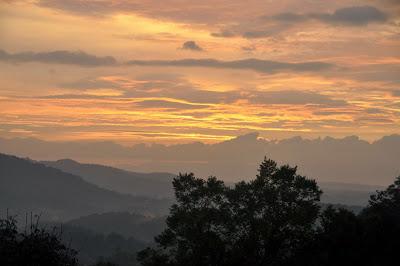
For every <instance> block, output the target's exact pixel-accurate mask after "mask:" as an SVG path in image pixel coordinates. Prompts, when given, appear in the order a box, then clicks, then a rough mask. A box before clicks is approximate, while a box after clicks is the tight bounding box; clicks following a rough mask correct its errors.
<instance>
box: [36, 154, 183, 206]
mask: <svg viewBox="0 0 400 266" xmlns="http://www.w3.org/2000/svg"><path fill="white" fill-rule="evenodd" d="M41 163H43V164H45V165H47V166H50V167H54V168H57V169H60V170H62V171H63V172H66V173H71V174H74V175H78V176H80V177H82V178H83V179H84V180H86V181H87V182H90V183H93V184H96V185H98V186H100V187H103V188H107V189H111V190H114V191H117V192H120V193H128V194H132V195H138V196H149V197H156V198H165V197H168V198H172V197H173V191H172V179H173V178H174V177H175V175H173V174H169V173H136V172H129V171H125V170H121V169H117V168H113V167H109V166H104V165H99V164H81V163H78V162H76V161H73V160H70V159H64V160H58V161H43V162H41Z"/></svg>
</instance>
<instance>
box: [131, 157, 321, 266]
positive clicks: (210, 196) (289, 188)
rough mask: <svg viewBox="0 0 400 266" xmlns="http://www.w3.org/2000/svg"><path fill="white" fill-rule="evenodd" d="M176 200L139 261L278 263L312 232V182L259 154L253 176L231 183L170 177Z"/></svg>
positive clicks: (316, 207) (314, 193)
mask: <svg viewBox="0 0 400 266" xmlns="http://www.w3.org/2000/svg"><path fill="white" fill-rule="evenodd" d="M173 186H174V189H175V196H176V200H177V203H176V204H174V205H173V206H172V208H171V212H170V215H169V217H168V218H167V229H166V230H165V231H164V232H163V233H162V234H161V235H159V236H158V237H157V238H156V239H155V240H156V243H157V244H158V246H157V247H156V248H147V249H145V250H143V251H142V252H140V253H139V254H138V259H139V261H140V262H141V263H142V264H143V265H199V266H200V265H266V264H268V265H282V264H284V263H289V261H290V259H291V258H292V256H293V254H295V253H296V252H297V250H298V249H299V248H300V247H301V245H302V243H303V242H304V241H307V239H309V238H310V237H311V236H312V235H313V230H314V229H313V224H314V222H315V220H316V219H317V217H318V212H319V205H318V201H319V198H320V195H321V191H320V190H319V188H318V186H317V184H316V182H315V181H313V180H309V179H307V178H306V177H304V176H301V175H298V174H297V168H296V167H294V168H293V167H290V166H288V165H284V166H281V167H278V166H277V164H276V163H275V162H274V161H272V160H267V159H265V160H264V161H263V162H262V164H261V165H260V168H259V174H258V175H257V177H256V178H255V180H253V181H250V182H240V183H237V184H236V185H235V186H234V187H233V188H230V187H228V186H226V185H225V184H224V183H223V182H222V181H220V180H217V179H216V178H215V177H210V178H208V179H207V180H202V179H198V178H195V177H194V175H193V174H184V175H182V174H181V175H179V176H178V177H177V178H175V179H174V181H173Z"/></svg>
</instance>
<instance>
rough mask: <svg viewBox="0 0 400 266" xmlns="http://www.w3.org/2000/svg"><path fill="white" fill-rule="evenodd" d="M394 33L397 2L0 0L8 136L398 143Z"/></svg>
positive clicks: (3, 121)
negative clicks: (389, 138)
mask: <svg viewBox="0 0 400 266" xmlns="http://www.w3.org/2000/svg"><path fill="white" fill-rule="evenodd" d="M399 26H400V4H399V2H398V1H396V0H393V1H392V0H386V1H385V0H380V1H373V0H363V1H361V0H359V1H356V0H354V1H352V0H339V1H325V0H304V1H299V0H279V1H275V0H269V1H265V0H250V1H242V0H229V1H228V0H213V1H211V0H205V1H200V2H199V1H192V0H188V1H181V0H165V1H155V0H147V1H144V0H142V1H127V0H112V1H111V0H110V1H106V0H87V1H82V0H70V1H64V0H52V1H50V0H30V1H28V0H26V1H22V0H21V1H18V0H2V1H0V40H1V41H0V84H1V86H0V137H36V138H40V139H45V140H113V141H116V142H121V143H139V142H151V143H166V144H169V143H183V142H192V141H202V142H217V141H221V140H225V139H230V138H232V137H234V136H237V135H240V134H244V133H248V132H253V131H257V132H260V136H261V137H265V138H269V139H273V138H277V139H282V138H287V137H291V136H297V135H300V136H304V137H318V136H327V135H329V136H336V137H339V136H347V135H359V136H360V137H362V138H364V139H368V140H374V139H377V138H379V137H381V136H383V135H388V134H393V133H400V27H399ZM187 59H190V60H187ZM248 59H251V60H248ZM253 59H254V60H253Z"/></svg>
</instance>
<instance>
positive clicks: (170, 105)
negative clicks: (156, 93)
mask: <svg viewBox="0 0 400 266" xmlns="http://www.w3.org/2000/svg"><path fill="white" fill-rule="evenodd" d="M135 106H138V107H142V108H161V109H176V110H181V109H185V110H191V109H202V108H208V105H201V104H190V103H182V102H175V101H167V100H144V101H140V102H136V103H135Z"/></svg>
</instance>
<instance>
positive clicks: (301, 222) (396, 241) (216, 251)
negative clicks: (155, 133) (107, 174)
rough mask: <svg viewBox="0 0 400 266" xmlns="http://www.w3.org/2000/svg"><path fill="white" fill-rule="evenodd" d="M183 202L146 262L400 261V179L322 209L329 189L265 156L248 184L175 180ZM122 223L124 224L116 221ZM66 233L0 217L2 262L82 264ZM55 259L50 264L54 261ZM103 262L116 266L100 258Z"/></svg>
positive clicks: (142, 257) (189, 177) (141, 257)
mask: <svg viewBox="0 0 400 266" xmlns="http://www.w3.org/2000/svg"><path fill="white" fill-rule="evenodd" d="M173 186H174V190H175V197H176V203H175V204H173V205H172V207H171V209H170V214H169V216H168V218H167V227H166V229H165V230H164V231H163V232H162V233H161V234H160V235H159V236H157V237H156V238H155V244H154V245H153V246H152V247H149V248H146V249H144V250H142V251H140V252H139V253H138V254H137V257H136V258H135V256H132V257H131V258H129V259H131V260H132V263H135V262H133V260H136V259H137V260H138V261H139V262H140V263H141V264H142V265H144V266H153V265H154V266H156V265H160V266H163V265H164V266H172V265H182V266H183V265H185V266H186V265H198V266H203V265H204V266H206V265H207V266H208V265H210V266H219V265H221V266H222V265H249V266H250V265H251V266H252V265H271V266H275V265H277V266H278V265H279V266H280V265H282V266H286V265H287V266H291V265H300V266H303V265H304V266H314V265H315V266H317V265H318V266H320V265H328V266H329V265H367V266H368V265H371V266H381V265H397V263H398V256H397V253H396V252H397V251H398V250H399V248H400V177H398V178H397V179H396V180H395V182H394V183H393V184H392V185H391V186H389V187H388V188H387V189H386V190H384V191H380V192H377V193H376V195H374V196H372V197H371V198H370V201H369V204H368V206H367V207H366V208H364V209H363V210H362V211H361V212H360V213H359V214H354V213H353V212H351V211H349V210H346V209H341V208H334V207H327V208H324V209H321V207H320V204H319V203H320V202H319V201H320V196H321V194H322V191H321V190H320V189H319V187H318V185H317V184H316V182H315V181H314V180H310V179H307V178H306V177H304V176H301V175H299V174H297V169H296V167H290V166H287V165H284V166H280V167H278V166H277V164H276V163H275V162H274V161H272V160H264V161H263V162H262V164H261V165H260V168H259V174H258V175H257V176H256V178H255V179H254V180H252V181H249V182H244V181H243V182H239V183H237V184H235V186H233V187H229V186H226V185H225V184H224V183H223V182H222V181H220V180H218V179H216V178H215V177H210V178H208V179H207V180H203V179H198V178H196V177H195V176H194V175H193V174H183V175H179V176H178V177H176V178H175V179H174V181H173ZM115 226H118V225H117V224H116V225H115ZM75 256H76V253H75V251H73V250H71V249H70V248H68V246H66V245H64V244H63V242H62V241H61V240H60V237H59V236H58V235H57V234H55V233H54V232H53V233H49V232H48V231H45V230H41V229H38V228H34V229H33V230H28V231H22V232H18V230H17V228H16V225H15V221H14V220H13V219H12V218H7V219H5V220H1V222H0V264H1V265H10V266H13V265H32V266H33V265H55V266H57V265H78V262H77V260H76V259H75ZM49 263H50V264H49ZM97 265H112V264H110V263H109V262H107V261H100V262H98V264H97Z"/></svg>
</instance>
